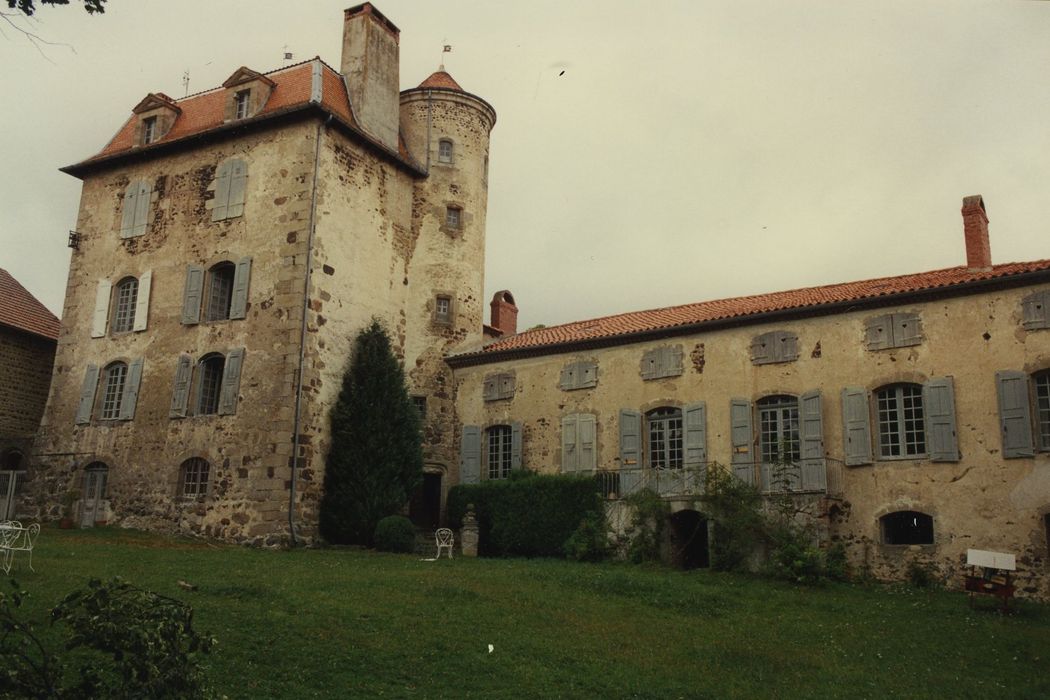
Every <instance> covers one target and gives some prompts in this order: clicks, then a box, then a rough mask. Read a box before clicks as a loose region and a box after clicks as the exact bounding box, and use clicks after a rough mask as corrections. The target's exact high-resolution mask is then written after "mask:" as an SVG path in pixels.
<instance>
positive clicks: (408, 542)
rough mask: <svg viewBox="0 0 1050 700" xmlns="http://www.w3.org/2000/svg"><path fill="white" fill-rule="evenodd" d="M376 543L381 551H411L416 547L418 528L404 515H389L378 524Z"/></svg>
mask: <svg viewBox="0 0 1050 700" xmlns="http://www.w3.org/2000/svg"><path fill="white" fill-rule="evenodd" d="M375 543H376V549H378V550H379V551H380V552H411V551H413V550H414V549H415V548H416V528H415V526H414V525H413V524H412V521H411V520H409V519H408V518H406V517H405V516H403V515H388V516H387V517H385V518H383V519H382V520H380V521H379V523H378V524H377V525H376V532H375Z"/></svg>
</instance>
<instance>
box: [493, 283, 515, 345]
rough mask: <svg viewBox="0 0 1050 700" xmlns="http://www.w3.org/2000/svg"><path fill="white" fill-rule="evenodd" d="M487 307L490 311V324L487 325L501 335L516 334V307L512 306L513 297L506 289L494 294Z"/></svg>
mask: <svg viewBox="0 0 1050 700" xmlns="http://www.w3.org/2000/svg"><path fill="white" fill-rule="evenodd" d="M489 307H490V308H491V309H492V323H490V324H489V325H491V326H492V327H493V328H496V329H498V330H499V331H500V332H501V333H503V335H514V334H515V333H517V332H518V307H517V306H515V305H514V295H512V294H511V293H510V292H509V291H508V290H506V289H504V290H503V291H500V292H496V294H495V295H494V296H493V297H492V303H491V304H490V305H489Z"/></svg>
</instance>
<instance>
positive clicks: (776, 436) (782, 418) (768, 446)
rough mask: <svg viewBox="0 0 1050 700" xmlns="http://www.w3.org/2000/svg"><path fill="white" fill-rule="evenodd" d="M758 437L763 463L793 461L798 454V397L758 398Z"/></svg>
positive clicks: (796, 459)
mask: <svg viewBox="0 0 1050 700" xmlns="http://www.w3.org/2000/svg"><path fill="white" fill-rule="evenodd" d="M758 426H759V433H758V440H759V447H760V449H761V456H762V463H763V464H783V463H790V464H795V463H797V462H798V461H799V460H800V459H801V458H802V455H801V452H800V449H799V439H798V398H796V397H794V396H786V395H778V396H767V397H766V398H764V399H760V400H759V401H758Z"/></svg>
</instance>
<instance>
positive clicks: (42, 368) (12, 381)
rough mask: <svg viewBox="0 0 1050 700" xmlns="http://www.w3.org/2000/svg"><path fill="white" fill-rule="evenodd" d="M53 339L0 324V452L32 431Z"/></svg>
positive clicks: (43, 391)
mask: <svg viewBox="0 0 1050 700" xmlns="http://www.w3.org/2000/svg"><path fill="white" fill-rule="evenodd" d="M54 360H55V341H53V340H49V339H48V338H43V337H41V336H38V335H33V334H31V333H25V332H23V331H19V330H16V329H14V328H10V327H8V326H0V451H3V450H4V449H5V445H4V444H3V441H4V440H5V439H12V438H27V437H32V436H33V435H35V434H36V430H37V427H38V426H39V425H40V417H41V416H42V415H43V413H44V405H45V403H46V402H47V391H48V387H49V386H50V384H51V366H52V364H54Z"/></svg>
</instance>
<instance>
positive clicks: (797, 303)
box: [453, 260, 1050, 357]
mask: <svg viewBox="0 0 1050 700" xmlns="http://www.w3.org/2000/svg"><path fill="white" fill-rule="evenodd" d="M1041 271H1050V260H1036V261H1034V262H1027V263H1006V264H1003V265H995V266H994V267H992V268H991V269H990V270H971V269H969V268H967V267H965V266H961V267H950V268H947V269H944V270H934V271H932V272H921V273H918V274H911V275H900V276H898V277H881V278H878V279H872V280H863V281H859V282H846V283H842V284H830V285H826V286H823V287H806V288H804V289H793V290H790V291H786V292H773V293H771V294H756V295H753V296H746V297H735V298H732V299H719V300H716V301H706V302H700V303H697V304H685V305H682V306H669V307H666V308H663V309H651V310H648V311H634V312H630V313H625V314H617V315H615V316H606V317H604V318H595V319H590V320H586V321H576V322H573V323H566V324H563V325H560V326H551V327H549V328H538V329H536V330H533V331H525V332H522V333H518V334H517V335H512V336H507V337H505V338H501V339H499V340H497V341H495V342H493V343H491V344H489V345H486V346H485V347H484V348H483V349H481V350H478V351H475V352H468V353H462V354H459V355H455V356H453V357H469V356H484V355H489V354H494V353H499V352H501V351H511V350H526V349H537V350H538V349H541V348H544V347H546V346H555V345H561V344H563V343H572V342H580V341H588V340H595V339H599V338H610V339H611V338H615V337H617V336H623V335H629V334H635V333H644V332H647V331H660V330H664V329H673V328H676V327H679V326H690V325H693V324H699V323H704V322H711V321H721V320H729V319H745V318H747V317H748V316H755V315H758V314H765V313H769V312H775V311H787V310H802V309H807V308H817V307H820V306H824V305H828V304H837V303H842V302H862V301H867V300H872V299H876V298H878V297H884V296H889V295H895V294H906V293H909V292H920V291H929V290H935V289H950V288H951V287H955V286H959V285H964V284H967V283H971V282H979V281H985V280H995V279H999V278H1008V277H1011V276H1014V275H1020V274H1024V273H1029V272H1041Z"/></svg>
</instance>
